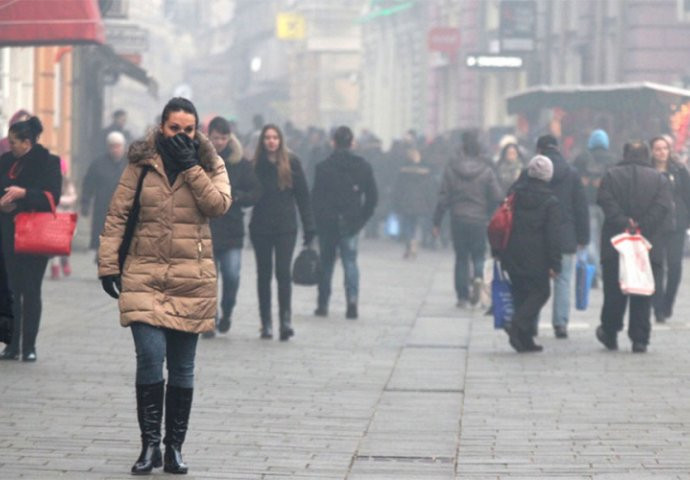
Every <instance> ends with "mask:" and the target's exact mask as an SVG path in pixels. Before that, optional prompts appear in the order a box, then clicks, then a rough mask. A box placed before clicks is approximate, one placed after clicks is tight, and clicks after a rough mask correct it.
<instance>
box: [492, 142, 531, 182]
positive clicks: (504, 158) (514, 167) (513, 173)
mask: <svg viewBox="0 0 690 480" xmlns="http://www.w3.org/2000/svg"><path fill="white" fill-rule="evenodd" d="M523 168H525V159H524V157H523V156H522V153H520V147H519V146H518V145H517V144H516V143H508V144H507V145H505V146H504V147H503V149H501V154H500V156H499V157H498V163H496V174H497V175H498V181H499V182H500V183H501V187H502V188H503V191H504V192H507V191H508V189H509V188H510V186H511V185H512V184H513V183H514V182H515V180H517V179H518V178H519V177H520V173H521V172H522V169H523Z"/></svg>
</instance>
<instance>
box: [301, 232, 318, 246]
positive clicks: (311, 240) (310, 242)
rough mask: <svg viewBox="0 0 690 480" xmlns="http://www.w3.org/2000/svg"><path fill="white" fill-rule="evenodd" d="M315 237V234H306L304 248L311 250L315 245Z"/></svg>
mask: <svg viewBox="0 0 690 480" xmlns="http://www.w3.org/2000/svg"><path fill="white" fill-rule="evenodd" d="M314 237H316V233H315V232H304V243H303V244H302V246H303V247H304V248H311V247H312V246H313V243H314Z"/></svg>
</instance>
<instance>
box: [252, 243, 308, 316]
mask: <svg viewBox="0 0 690 480" xmlns="http://www.w3.org/2000/svg"><path fill="white" fill-rule="evenodd" d="M251 240H252V244H253V245H254V255H255V256H256V274H257V275H256V282H257V291H258V293H259V314H260V315H261V321H262V323H264V322H270V320H271V280H272V277H273V256H274V254H275V275H276V280H277V281H278V307H279V311H280V315H281V316H282V315H284V314H289V312H290V311H291V310H292V308H291V302H292V255H293V254H294V252H295V243H296V242H297V232H292V233H281V234H272V235H260V234H252V235H251Z"/></svg>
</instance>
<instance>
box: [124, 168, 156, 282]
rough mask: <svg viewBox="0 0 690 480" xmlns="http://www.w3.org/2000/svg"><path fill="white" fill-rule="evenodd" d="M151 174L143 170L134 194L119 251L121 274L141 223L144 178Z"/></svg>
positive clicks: (147, 170)
mask: <svg viewBox="0 0 690 480" xmlns="http://www.w3.org/2000/svg"><path fill="white" fill-rule="evenodd" d="M148 172H149V167H148V166H145V167H144V168H142V169H141V175H139V181H138V182H137V190H136V192H135V193H134V203H133V204H132V210H130V212H129V217H127V224H126V225H125V234H124V236H123V237H122V243H121V244H120V248H119V250H118V251H117V260H118V264H119V266H120V273H122V269H123V268H124V266H125V260H126V259H127V254H128V253H129V247H131V246H132V238H133V237H134V229H135V228H136V226H137V222H138V221H139V211H140V210H141V190H142V188H143V187H144V177H146V174H147V173H148Z"/></svg>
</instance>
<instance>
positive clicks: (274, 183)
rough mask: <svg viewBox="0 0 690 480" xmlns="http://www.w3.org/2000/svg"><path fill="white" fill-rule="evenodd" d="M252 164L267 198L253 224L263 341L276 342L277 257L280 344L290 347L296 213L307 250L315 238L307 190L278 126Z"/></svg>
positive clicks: (267, 133) (267, 131)
mask: <svg viewBox="0 0 690 480" xmlns="http://www.w3.org/2000/svg"><path fill="white" fill-rule="evenodd" d="M253 163H254V171H255V172H256V175H257V177H258V179H259V182H260V183H261V188H262V192H263V193H262V196H261V198H260V199H259V201H258V202H257V203H256V205H255V206H254V210H253V211H252V218H251V220H250V222H249V235H250V238H251V240H252V244H253V245H254V254H255V256H256V269H257V289H258V294H259V313H260V316H261V338H264V339H270V338H273V328H272V321H271V277H272V272H273V256H274V255H275V275H276V280H277V281H278V306H279V315H280V340H282V341H286V340H288V339H289V338H290V337H292V336H293V335H294V330H293V328H292V322H291V313H290V312H291V309H292V307H291V305H292V283H291V282H292V255H293V253H294V251H295V243H296V241H297V211H298V210H299V216H300V220H301V221H302V230H303V232H304V244H305V245H310V244H311V242H312V241H313V240H314V237H315V235H316V227H315V225H314V215H313V213H312V208H311V199H310V196H309V187H308V186H307V180H306V177H305V175H304V171H303V170H302V164H301V162H300V160H299V159H298V158H297V157H296V156H294V155H293V154H291V153H289V152H288V150H287V147H286V146H285V142H284V140H283V134H282V132H281V131H280V128H278V127H277V126H276V125H272V124H269V125H266V126H265V127H263V129H262V130H261V134H260V135H259V139H258V144H257V147H256V153H255V155H254V161H253Z"/></svg>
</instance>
